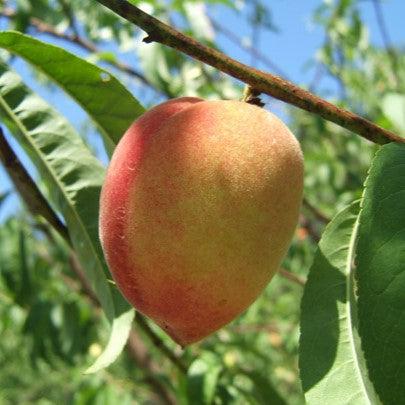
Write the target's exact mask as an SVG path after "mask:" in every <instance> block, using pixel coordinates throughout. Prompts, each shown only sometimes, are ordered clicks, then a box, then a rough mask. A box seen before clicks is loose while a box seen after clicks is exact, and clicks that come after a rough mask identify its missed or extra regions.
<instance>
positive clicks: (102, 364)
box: [85, 309, 135, 374]
mask: <svg viewBox="0 0 405 405" xmlns="http://www.w3.org/2000/svg"><path fill="white" fill-rule="evenodd" d="M134 316H135V310H134V309H130V310H128V311H127V312H124V313H123V314H122V315H120V316H119V317H118V318H116V319H114V322H113V324H112V331H111V335H110V339H109V341H108V343H107V346H106V348H105V349H104V351H103V353H101V355H100V356H99V357H98V358H97V360H96V361H95V362H94V364H93V365H92V366H91V367H89V368H88V369H87V370H86V372H85V373H86V374H91V373H96V372H97V371H100V370H102V369H103V368H106V367H108V366H109V365H110V364H111V363H113V362H114V361H115V360H116V359H117V357H118V356H119V354H120V353H121V352H122V350H123V349H124V347H125V344H126V342H127V340H128V336H129V332H130V331H131V325H132V321H133V320H134Z"/></svg>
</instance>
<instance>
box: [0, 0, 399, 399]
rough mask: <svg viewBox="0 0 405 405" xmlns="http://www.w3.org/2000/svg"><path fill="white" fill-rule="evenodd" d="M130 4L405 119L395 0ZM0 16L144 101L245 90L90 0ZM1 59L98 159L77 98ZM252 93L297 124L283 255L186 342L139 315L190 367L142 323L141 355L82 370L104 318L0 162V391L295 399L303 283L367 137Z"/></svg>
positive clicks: (355, 178)
mask: <svg viewBox="0 0 405 405" xmlns="http://www.w3.org/2000/svg"><path fill="white" fill-rule="evenodd" d="M132 2H133V3H134V4H136V5H137V6H140V7H142V8H143V9H144V10H145V11H147V12H149V13H152V14H153V15H155V16H156V17H158V18H160V19H162V20H165V21H166V22H169V23H170V24H171V25H173V26H176V27H177V28H179V29H180V30H182V31H183V32H185V33H187V34H190V35H191V36H193V37H194V38H196V39H198V40H200V41H202V42H204V43H206V44H209V45H211V46H215V47H218V48H219V49H221V50H222V51H223V52H225V53H226V54H228V55H230V56H232V57H233V58H235V59H238V60H239V61H241V62H244V63H246V64H249V65H252V66H255V67H257V68H259V69H262V70H266V71H269V72H271V73H274V74H277V75H281V76H283V77H285V78H288V79H289V80H291V81H292V82H294V83H296V84H299V85H300V86H303V87H306V88H308V89H310V90H311V91H313V92H314V93H316V94H318V95H320V96H322V97H324V98H327V99H328V100H330V101H332V102H334V103H336V104H339V105H342V106H344V107H346V108H348V109H350V110H352V111H354V112H356V113H358V114H361V115H363V116H365V117H367V118H369V119H370V120H372V121H374V122H376V123H377V124H379V125H382V126H384V127H385V128H388V129H391V130H393V131H396V132H399V131H400V130H401V128H403V125H404V122H405V31H404V29H403V21H404V17H405V3H404V2H403V0H387V1H379V0H367V1H364V0H363V1H361V0H335V1H332V0H325V1H317V0H307V1H288V0H277V1H271V2H270V1H265V0H245V1H243V0H239V1H235V2H233V1H227V0H222V1H221V0H216V1H215V0H211V1H205V2H200V1H192V0H190V1H187V0H184V1H181V0H180V1H179V0H170V1H169V0H167V1H164V0H160V1H159V0H150V1H142V2H141V1H135V0H132ZM0 28H1V29H2V30H6V29H14V30H18V31H21V32H25V33H28V34H30V35H33V36H35V37H36V38H38V39H41V40H43V41H46V42H50V43H53V44H55V45H58V46H61V47H63V48H65V49H67V50H69V51H71V52H73V53H75V54H77V55H79V56H81V57H83V58H86V59H88V60H91V61H93V62H94V63H98V64H100V65H101V66H103V67H104V68H106V69H108V70H110V71H111V72H112V73H113V74H114V75H115V76H116V77H118V78H119V79H120V80H121V81H122V82H123V83H124V84H125V85H126V86H127V87H128V88H129V89H130V91H131V92H132V93H133V94H134V95H135V97H136V98H138V100H139V101H140V102H141V103H142V104H143V105H144V106H145V107H150V106H153V105H155V104H157V103H159V102H162V101H163V100H165V99H167V98H172V97H177V96H185V95H190V96H192V95H196V96H200V97H203V98H211V99H215V98H225V99H231V98H240V96H241V94H242V91H243V86H242V84H241V83H239V82H237V81H235V80H233V79H231V78H229V77H227V76H225V75H224V74H222V73H219V72H216V71H215V70H214V69H212V68H210V67H208V66H203V65H202V64H201V63H199V62H195V61H193V60H191V59H189V58H187V57H185V56H183V55H181V54H179V53H177V52H174V51H173V50H169V49H167V48H164V47H162V46H160V45H158V44H144V43H142V38H143V37H144V36H145V35H144V34H143V33H142V32H141V31H140V30H138V29H136V28H135V27H134V26H131V25H130V24H128V23H126V22H124V21H122V20H120V19H118V18H117V17H116V16H115V15H113V14H112V13H110V12H108V11H107V10H106V9H104V8H103V7H102V6H100V5H99V4H98V3H97V2H96V1H92V0H80V1H79V0H72V1H67V0H35V1H31V2H30V1H29V0H16V1H2V2H1V5H0ZM1 57H2V58H4V59H5V60H8V62H9V63H10V65H11V66H12V67H13V68H14V69H15V70H16V71H17V72H18V73H19V74H20V75H21V76H22V78H23V80H24V81H25V82H26V83H27V84H28V85H29V86H30V87H31V88H32V89H33V90H34V91H35V92H37V93H38V94H39V95H41V96H42V97H43V98H44V99H46V100H47V101H48V102H49V103H50V104H51V105H53V106H54V107H55V108H56V109H57V110H58V111H59V112H60V113H62V114H63V115H65V116H66V117H67V118H68V119H69V121H70V122H71V123H72V124H73V125H74V126H75V128H76V129H77V130H78V131H79V133H80V134H81V135H82V137H83V138H84V139H85V140H86V142H88V144H89V145H90V147H91V148H92V149H93V150H94V152H95V154H96V155H97V156H98V157H99V159H100V160H101V161H102V162H103V163H104V164H107V163H108V159H107V155H106V153H105V151H104V149H103V145H102V142H101V138H100V136H99V134H98V132H97V130H96V129H95V128H94V127H93V125H92V123H91V122H90V121H89V119H88V117H87V115H86V114H85V113H84V112H83V111H82V110H81V109H80V107H79V106H78V105H77V104H75V103H74V102H73V101H72V100H70V99H69V98H68V97H67V96H66V95H65V94H64V93H63V92H62V91H61V90H60V89H59V88H58V87H56V86H55V85H54V84H52V83H50V82H49V81H48V80H47V79H46V78H45V76H43V75H42V74H40V73H38V71H36V70H34V69H32V68H31V67H30V66H28V65H27V64H26V63H25V62H23V61H22V60H21V59H19V58H18V57H10V55H8V54H7V53H5V52H3V51H2V52H1ZM94 91H95V92H97V89H96V88H95V89H94ZM263 100H264V101H265V102H266V107H265V108H267V109H269V110H271V111H273V112H275V113H276V114H277V115H278V116H280V117H281V118H282V119H284V120H285V121H286V122H287V123H288V124H289V126H290V127H291V129H292V130H293V132H294V133H295V134H296V136H297V137H298V138H299V140H300V141H301V144H302V148H303V150H304V155H305V162H306V177H305V201H304V204H303V208H302V216H301V219H300V225H299V227H298V229H297V232H296V236H295V239H294V243H293V245H292V247H291V249H290V252H289V255H288V257H287V258H286V259H285V262H284V264H283V270H286V271H287V272H286V271H284V272H282V273H281V274H280V275H278V276H276V277H275V279H274V280H273V281H272V283H271V284H270V285H269V287H268V288H267V290H266V291H265V293H264V294H263V295H262V296H261V297H260V298H259V299H258V301H257V302H256V303H255V304H254V305H252V307H251V308H249V310H248V311H247V312H246V313H245V314H244V315H243V316H242V317H240V318H239V319H237V320H236V321H234V322H233V323H232V324H231V325H229V326H228V327H226V328H224V329H223V330H221V331H220V332H218V333H217V334H215V335H214V336H212V337H209V338H208V339H206V340H205V341H204V342H202V343H200V344H197V345H193V346H192V347H191V348H188V349H187V350H185V351H181V350H180V349H179V348H178V347H176V345H174V344H173V343H172V342H171V341H170V340H169V339H168V338H166V337H165V335H164V334H163V333H162V332H161V331H160V330H159V329H157V328H155V327H154V326H153V325H150V327H151V328H152V329H153V330H154V331H155V333H157V334H158V335H159V336H160V337H161V338H162V339H163V340H164V342H165V344H166V345H168V346H169V347H170V349H171V350H172V351H173V352H174V353H175V354H176V356H179V357H181V359H182V361H184V363H185V364H191V365H192V366H191V368H190V369H189V372H188V373H186V374H185V373H183V372H182V371H179V370H177V369H176V368H175V367H173V365H172V363H171V362H170V360H168V358H167V356H165V355H164V354H162V353H161V351H160V350H159V348H157V347H156V346H155V345H154V344H153V342H151V340H150V339H148V336H146V335H144V334H143V332H140V333H139V335H136V337H135V338H134V339H138V340H136V342H135V341H134V342H132V343H134V345H135V346H133V348H134V347H135V348H136V349H137V350H139V351H140V352H139V353H141V354H142V355H139V353H138V357H136V356H134V355H133V354H132V355H131V353H128V352H124V353H123V354H122V355H121V356H120V358H119V360H118V361H117V362H116V363H115V364H114V365H112V366H111V367H109V368H108V369H106V370H103V371H101V372H99V373H97V374H95V375H83V374H82V373H83V370H85V369H86V368H87V367H88V366H89V365H90V364H91V363H92V362H93V361H94V359H95V358H96V356H97V355H98V354H99V353H100V352H101V350H102V348H103V347H104V345H105V343H106V341H107V339H108V331H109V327H108V323H107V321H106V320H105V319H104V316H103V315H102V314H101V312H100V311H99V310H98V309H95V307H94V305H93V303H92V302H91V300H90V299H89V298H88V296H86V294H85V293H84V292H83V291H82V290H81V288H80V285H79V284H78V282H77V280H76V277H77V274H76V273H75V272H74V271H73V272H72V268H74V266H75V261H74V257H72V255H71V253H70V251H69V249H68V247H67V246H66V245H65V244H64V243H63V241H61V240H59V238H58V237H55V235H53V234H52V233H51V232H50V231H49V229H48V228H47V226H46V224H44V223H43V222H40V221H38V219H36V218H33V217H32V216H31V215H30V214H29V213H28V212H27V211H26V209H25V207H24V205H23V204H22V203H21V202H20V199H19V197H18V194H17V193H16V192H15V191H14V188H13V185H12V183H11V181H10V180H9V178H8V177H7V174H6V173H5V171H4V170H3V168H2V167H1V166H0V404H2V403H5V404H30V403H35V404H37V403H38V404H53V403H66V404H93V403H94V404H110V403H111V404H115V403H119V404H126V403H128V404H132V403H151V404H152V403H167V402H169V403H170V401H173V398H175V403H180V404H188V403H190V404H199V403H215V404H222V403H235V404H246V403H249V404H250V403H251V404H261V403H263V404H273V403H276V404H279V403H288V404H301V403H303V395H302V393H301V388H300V383H299V379H298V367H297V343H298V336H299V328H298V320H299V306H300V297H301V294H302V284H303V283H304V282H305V277H306V274H307V271H308V268H309V266H310V264H311V260H312V257H313V253H314V250H315V248H316V243H317V241H318V240H319V237H320V235H321V233H322V230H323V228H324V226H325V224H326V223H327V222H328V220H329V219H330V218H331V217H332V216H333V215H334V214H335V213H336V212H337V211H338V210H340V209H341V208H342V207H344V206H345V205H347V204H348V203H350V202H351V201H353V200H355V199H356V198H358V197H359V196H360V194H361V189H362V185H363V181H364V179H365V176H366V172H367V168H368V166H369V163H370V160H371V158H372V156H373V154H374V152H375V150H376V147H375V146H373V145H370V144H369V143H367V142H366V141H364V140H362V139H360V138H359V137H358V136H356V135H353V134H350V133H348V132H347V131H344V130H343V129H341V128H338V127H337V126H335V125H333V124H331V123H327V122H325V121H323V120H321V119H320V118H318V117H315V116H312V115H310V114H309V113H306V112H302V111H298V110H297V109H295V108H292V107H289V106H287V105H285V104H283V103H281V102H279V101H277V100H274V99H271V98H270V97H267V96H265V97H263ZM6 135H7V139H8V140H9V141H10V143H11V145H12V146H13V148H14V149H15V150H16V151H17V152H18V155H19V157H20V158H21V160H22V161H23V163H24V164H25V166H26V167H27V168H28V169H29V172H30V173H31V175H32V176H34V177H37V175H36V169H35V167H34V166H33V165H32V164H31V163H30V161H29V159H28V158H27V156H26V155H25V154H24V152H23V151H22V150H21V148H20V147H19V145H18V144H17V143H16V142H15V141H14V140H13V138H12V137H11V136H9V135H8V133H7V132H6ZM38 183H39V186H40V187H42V185H41V182H40V181H39V180H38ZM43 192H44V193H45V194H46V193H47V190H46V189H43ZM47 235H48V236H47ZM49 236H50V237H49ZM142 356H143V357H142Z"/></svg>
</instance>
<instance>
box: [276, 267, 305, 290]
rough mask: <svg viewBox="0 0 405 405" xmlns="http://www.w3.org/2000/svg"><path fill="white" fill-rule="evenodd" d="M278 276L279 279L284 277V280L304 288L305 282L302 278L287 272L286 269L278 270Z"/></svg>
mask: <svg viewBox="0 0 405 405" xmlns="http://www.w3.org/2000/svg"><path fill="white" fill-rule="evenodd" d="M278 274H279V275H280V276H281V277H284V278H286V279H288V280H290V281H292V282H294V283H295V284H298V285H300V286H301V287H303V286H305V280H304V279H303V278H301V277H300V276H297V275H296V274H294V273H291V271H288V270H286V269H279V270H278Z"/></svg>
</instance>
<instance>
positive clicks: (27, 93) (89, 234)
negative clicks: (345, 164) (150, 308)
mask: <svg viewBox="0 0 405 405" xmlns="http://www.w3.org/2000/svg"><path fill="white" fill-rule="evenodd" d="M0 113H1V116H2V118H3V120H4V122H5V124H6V125H7V126H8V127H9V129H10V131H11V132H12V134H13V135H14V136H15V138H16V139H17V140H18V142H19V143H20V144H21V145H22V146H23V147H24V148H25V150H26V151H27V153H28V155H29V156H30V158H31V159H32V161H33V162H34V164H35V165H36V167H37V169H38V170H39V172H40V173H41V176H42V178H43V179H44V181H45V183H46V185H47V187H48V189H49V192H50V195H51V197H52V202H53V204H54V206H55V207H56V208H57V209H58V211H60V212H61V213H62V215H63V217H64V219H65V221H66V224H67V227H68V229H69V233H70V237H71V240H72V243H73V246H74V247H75V250H76V252H77V253H78V255H79V258H80V261H81V263H82V266H83V269H84V271H85V272H86V275H87V277H88V279H89V281H90V283H91V286H92V288H93V290H94V291H95V292H96V294H97V296H98V298H99V300H100V302H101V303H102V305H103V308H104V310H105V312H106V315H107V317H108V318H109V319H111V320H112V319H113V318H114V316H115V315H117V314H115V308H114V307H115V305H114V299H113V296H112V293H111V287H110V285H109V283H108V281H107V276H109V272H108V270H107V267H106V265H105V262H104V258H103V254H102V251H101V246H100V244H99V240H98V199H99V193H100V189H101V185H102V183H103V179H104V168H103V166H102V165H101V163H100V162H99V161H98V160H97V159H96V158H95V157H94V156H93V155H92V154H91V153H90V151H89V149H88V148H87V147H86V145H85V144H84V143H83V141H82V140H81V138H80V137H79V135H78V134H77V133H76V132H75V130H74V129H73V128H72V126H71V125H70V124H69V123H68V122H67V121H66V120H65V119H64V118H63V117H62V116H61V115H60V114H58V113H57V112H56V111H55V110H54V109H52V108H51V107H50V106H49V105H48V104H47V103H46V102H45V101H44V100H43V99H41V98H40V97H38V96H37V95H36V94H34V93H33V92H32V91H31V90H30V89H29V88H28V87H26V86H25V85H24V83H23V82H22V81H21V78H20V77H19V76H18V75H17V74H16V73H15V72H13V71H11V70H10V69H9V68H8V67H7V66H6V65H5V64H3V63H0ZM121 300H122V301H123V299H121Z"/></svg>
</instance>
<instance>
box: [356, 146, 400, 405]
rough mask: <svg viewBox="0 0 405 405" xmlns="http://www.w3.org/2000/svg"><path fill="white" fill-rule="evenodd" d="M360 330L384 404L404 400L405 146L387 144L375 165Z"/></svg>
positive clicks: (360, 258) (362, 232)
mask: <svg viewBox="0 0 405 405" xmlns="http://www.w3.org/2000/svg"><path fill="white" fill-rule="evenodd" d="M356 264H357V270H356V275H357V283H358V296H359V298H358V303H359V332H360V336H361V341H362V348H363V350H364V353H365V358H366V362H367V366H368V370H369V374H370V378H371V381H372V382H373V384H374V386H375V389H376V391H377V393H378V395H379V396H380V398H381V400H382V402H383V403H384V404H403V403H405V385H404V381H405V363H404V359H405V145H402V144H401V145H399V144H388V145H385V146H383V147H382V148H381V149H380V150H379V152H377V154H376V157H375V159H374V161H373V163H372V166H371V169H370V173H369V176H368V179H367V181H366V189H365V192H364V198H363V202H362V211H361V213H360V225H359V242H358V249H357V259H356Z"/></svg>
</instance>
